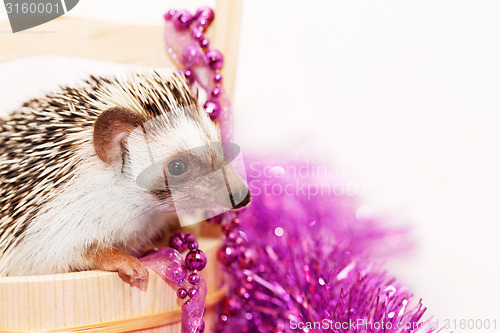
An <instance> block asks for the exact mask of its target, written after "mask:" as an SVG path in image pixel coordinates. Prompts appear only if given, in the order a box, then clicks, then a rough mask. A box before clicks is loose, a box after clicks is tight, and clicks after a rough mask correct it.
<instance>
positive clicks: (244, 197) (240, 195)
mask: <svg viewBox="0 0 500 333" xmlns="http://www.w3.org/2000/svg"><path fill="white" fill-rule="evenodd" d="M229 197H230V198H231V204H232V205H233V209H240V208H243V207H245V206H246V205H248V204H249V203H250V201H251V200H252V196H251V195H250V191H249V190H248V188H245V189H244V190H240V191H235V192H231V193H230V194H229Z"/></svg>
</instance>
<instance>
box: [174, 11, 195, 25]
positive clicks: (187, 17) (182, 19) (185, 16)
mask: <svg viewBox="0 0 500 333" xmlns="http://www.w3.org/2000/svg"><path fill="white" fill-rule="evenodd" d="M173 20H174V25H175V27H176V28H177V29H179V30H184V29H187V27H189V25H190V24H191V22H192V21H193V15H191V14H190V13H189V12H188V11H187V10H179V11H178V12H177V13H175V15H174V17H173Z"/></svg>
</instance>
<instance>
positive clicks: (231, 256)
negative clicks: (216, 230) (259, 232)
mask: <svg viewBox="0 0 500 333" xmlns="http://www.w3.org/2000/svg"><path fill="white" fill-rule="evenodd" d="M237 252H238V251H237V250H236V248H234V247H232V246H227V245H226V246H223V247H221V248H220V249H219V252H218V253H217V258H219V261H220V262H221V263H222V264H223V265H226V266H229V265H231V263H232V262H233V261H235V260H236V258H237V257H238V254H237Z"/></svg>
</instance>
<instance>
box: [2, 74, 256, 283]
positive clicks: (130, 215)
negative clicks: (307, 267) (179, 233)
mask: <svg viewBox="0 0 500 333" xmlns="http://www.w3.org/2000/svg"><path fill="white" fill-rule="evenodd" d="M220 140H221V138H220V133H219V130H218V129H217V127H216V126H215V125H214V123H213V122H212V121H211V120H210V118H209V117H208V115H207V114H206V112H204V110H203V108H201V107H199V106H198V104H197V98H196V97H195V96H194V95H193V93H192V92H191V90H190V88H189V86H188V84H187V83H186V80H185V78H184V76H182V75H181V74H178V73H177V72H175V71H167V70H161V71H160V70H157V69H150V70H141V71H137V70H136V71H129V72H128V73H127V74H126V75H122V76H116V75H115V76H112V75H109V76H106V75H102V76H90V77H89V78H88V79H86V80H82V83H81V84H78V85H75V86H61V87H60V88H59V89H58V90H57V91H54V92H51V93H47V94H45V95H43V96H42V97H40V98H34V99H31V100H30V101H28V102H26V103H24V104H22V106H21V107H19V108H18V109H16V110H14V111H13V112H12V113H11V114H10V115H9V116H8V117H7V118H6V119H3V120H1V121H0V275H1V276H16V275H40V274H54V273H65V272H72V271H82V270H103V271H111V272H117V273H118V275H119V276H120V277H121V278H122V279H123V280H124V281H125V282H127V283H129V284H130V285H131V286H136V287H138V288H140V289H141V290H144V289H146V287H147V281H148V270H147V268H146V267H145V266H144V265H143V264H142V263H141V262H140V260H138V259H137V257H136V255H137V253H141V251H142V250H143V249H145V248H146V247H147V246H148V244H151V242H152V241H153V240H154V239H155V238H157V237H158V236H159V235H161V234H162V233H164V232H165V230H167V229H168V228H169V227H171V224H172V223H173V222H172V219H171V218H169V216H171V215H172V214H174V215H175V214H176V213H175V212H176V206H182V207H184V208H187V209H190V208H192V209H197V208H207V209H208V208H214V209H220V210H222V211H224V210H229V209H239V208H241V207H244V206H245V205H247V204H248V203H249V202H250V193H249V192H248V186H247V184H246V183H245V182H244V181H243V180H242V178H241V177H240V176H239V175H238V174H237V173H236V172H235V171H234V169H232V168H229V169H228V168H226V167H224V165H226V164H227V162H225V157H224V151H223V149H222V148H221V147H220V146H217V145H213V144H210V143H213V142H220ZM195 147H206V148H205V149H201V150H200V149H194V150H193V149H192V148H195ZM193 151H195V152H197V153H193ZM153 162H154V163H153ZM150 165H155V166H156V167H155V168H148V166H150ZM221 167H224V169H225V175H224V177H225V181H226V183H225V185H224V186H221V184H220V183H218V182H216V181H213V180H212V181H211V180H210V179H207V177H205V178H203V177H201V178H200V177H197V174H202V175H205V174H208V173H209V172H210V171H214V170H217V169H218V168H221ZM144 170H149V171H148V175H147V176H148V177H142V179H146V180H143V181H141V184H138V181H137V177H138V176H139V175H141V172H142V175H144ZM209 178H210V177H209ZM200 179H201V180H200ZM229 183H231V186H229V185H228V184H229ZM173 188H175V200H173V199H172V196H173V190H172V189H173ZM228 193H229V196H230V197H231V205H229V207H228V204H227V200H224V199H223V197H224V194H225V195H226V197H227V195H228Z"/></svg>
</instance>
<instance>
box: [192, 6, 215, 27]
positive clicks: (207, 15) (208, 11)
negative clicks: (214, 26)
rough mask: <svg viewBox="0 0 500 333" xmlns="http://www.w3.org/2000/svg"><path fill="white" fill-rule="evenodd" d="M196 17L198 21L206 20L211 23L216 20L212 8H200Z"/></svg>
mask: <svg viewBox="0 0 500 333" xmlns="http://www.w3.org/2000/svg"><path fill="white" fill-rule="evenodd" d="M195 17H196V18H197V19H200V18H204V19H206V20H207V21H208V22H209V23H211V22H212V21H213V20H214V17H215V14H214V11H213V9H212V8H210V7H206V6H205V7H200V8H199V9H198V10H197V11H196V14H195Z"/></svg>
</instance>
